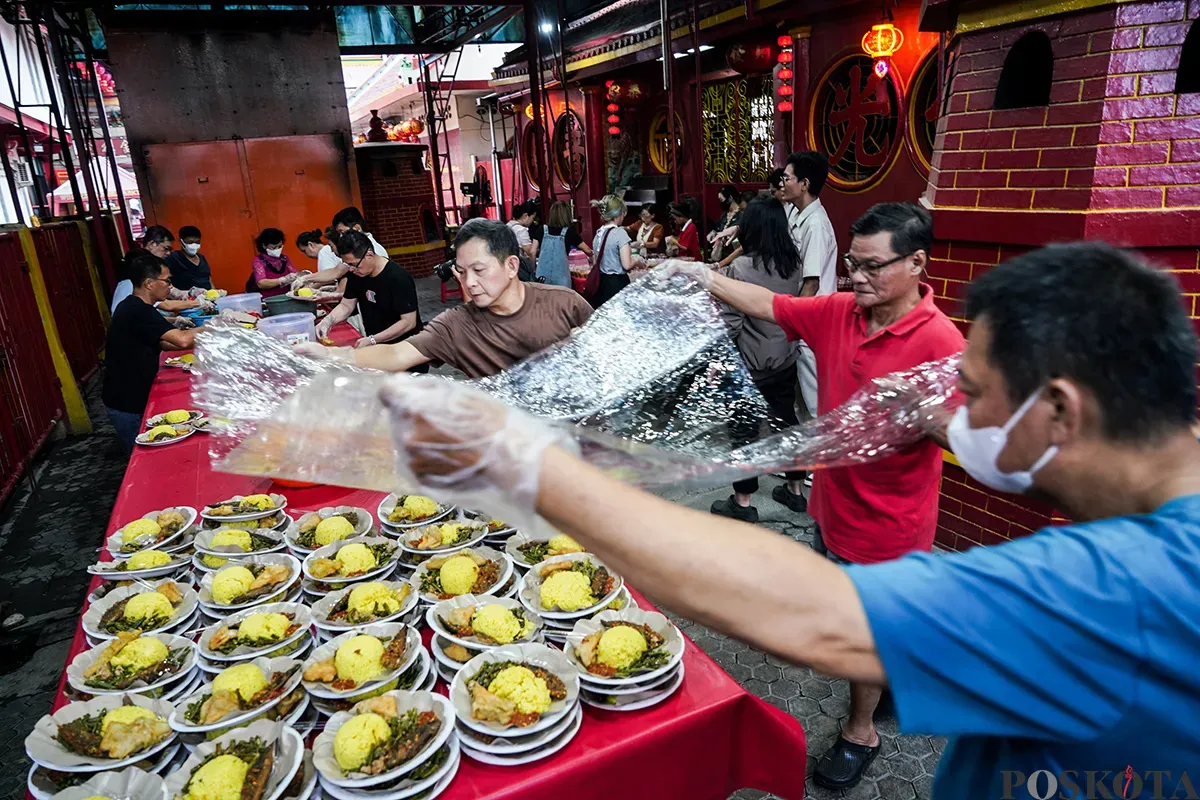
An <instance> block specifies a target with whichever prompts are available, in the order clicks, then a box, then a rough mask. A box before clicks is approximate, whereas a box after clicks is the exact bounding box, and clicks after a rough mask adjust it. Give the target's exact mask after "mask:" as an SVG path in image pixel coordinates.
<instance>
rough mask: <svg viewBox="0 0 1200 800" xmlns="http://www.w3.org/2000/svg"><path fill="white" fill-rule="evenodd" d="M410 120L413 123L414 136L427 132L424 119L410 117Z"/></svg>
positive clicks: (412, 131)
mask: <svg viewBox="0 0 1200 800" xmlns="http://www.w3.org/2000/svg"><path fill="white" fill-rule="evenodd" d="M409 122H411V123H412V130H411V133H412V134H413V135H414V136H420V135H421V134H422V133H424V132H425V123H424V122H423V121H422V120H419V119H410V120H409Z"/></svg>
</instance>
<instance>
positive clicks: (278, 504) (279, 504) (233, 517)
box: [200, 492, 288, 522]
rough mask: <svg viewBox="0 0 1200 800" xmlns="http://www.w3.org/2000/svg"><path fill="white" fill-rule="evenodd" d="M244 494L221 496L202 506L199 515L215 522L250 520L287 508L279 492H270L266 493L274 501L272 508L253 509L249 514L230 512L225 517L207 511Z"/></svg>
mask: <svg viewBox="0 0 1200 800" xmlns="http://www.w3.org/2000/svg"><path fill="white" fill-rule="evenodd" d="M260 494H265V492H260ZM245 496H246V495H244V494H235V495H234V496H233V497H225V498H222V499H221V501H220V502H218V503H215V504H213V505H208V506H205V507H204V508H202V509H201V510H200V516H201V517H203V518H204V519H211V520H214V521H216V522H246V521H248V520H252V519H262V518H263V517H269V516H271V515H272V514H274V513H275V512H276V511H283V510H284V509H285V508H287V502H288V501H287V498H286V497H284V496H283V495H281V494H274V493H271V494H269V495H268V497H270V498H271V499H272V500H273V501H274V502H275V506H274V507H273V508H269V509H267V510H266V511H254V512H251V513H249V514H230V515H229V516H226V517H221V516H214V515H212V514H210V513H208V510H209V509H211V508H216V507H217V506H220V505H221V504H222V503H224V502H225V501H227V500H228V501H231V502H236V501H238V500H241V499H242V498H243V497H245Z"/></svg>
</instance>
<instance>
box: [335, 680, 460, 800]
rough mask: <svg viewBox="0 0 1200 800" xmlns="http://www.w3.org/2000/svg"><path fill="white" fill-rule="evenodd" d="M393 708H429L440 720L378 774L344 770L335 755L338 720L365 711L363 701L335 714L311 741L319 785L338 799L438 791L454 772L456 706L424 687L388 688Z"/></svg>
mask: <svg viewBox="0 0 1200 800" xmlns="http://www.w3.org/2000/svg"><path fill="white" fill-rule="evenodd" d="M385 697H388V698H393V699H394V700H395V703H396V712H397V714H399V715H404V714H406V713H408V712H409V711H417V712H418V713H425V712H432V713H433V714H435V715H436V716H437V718H438V720H439V722H440V725H439V727H438V730H437V732H436V734H435V735H434V736H433V738H432V739H430V740H429V742H427V743H426V744H425V746H424V747H422V748H421V749H420V750H418V751H417V752H416V753H414V754H413V755H412V757H411V758H409V759H408V760H406V761H405V762H404V763H402V764H400V765H399V766H397V767H394V768H392V769H390V770H388V771H386V772H383V773H380V774H378V775H367V774H364V773H362V772H358V771H352V772H346V771H344V770H343V769H342V768H341V767H340V766H339V765H338V762H337V759H336V758H335V757H334V751H333V743H334V740H335V739H336V738H337V733H338V731H339V730H341V728H342V726H343V725H345V724H346V723H347V722H349V721H350V720H351V719H352V718H353V717H355V716H356V715H357V714H359V713H366V712H369V711H370V710H371V709H370V708H369V707H368V705H367V704H365V703H362V704H359V705H357V706H355V707H353V708H351V709H349V710H346V711H339V712H338V713H336V714H334V715H333V716H332V717H331V718H330V719H329V721H328V722H327V723H326V725H325V730H323V731H322V732H321V733H320V735H319V736H317V738H316V741H315V742H313V765H314V766H315V767H316V768H317V772H318V775H319V778H318V780H319V781H320V784H321V788H322V790H323V791H324V792H325V794H326V795H327V796H329V797H334V798H337V800H368V799H370V800H404V798H410V797H416V796H418V795H419V796H420V797H421V798H422V800H428V799H429V798H433V797H436V796H438V795H439V794H441V793H442V792H443V791H444V790H445V789H446V787H447V786H448V785H449V784H450V782H451V781H452V780H453V779H454V775H455V773H457V772H458V766H459V762H460V758H461V756H460V754H459V747H458V737H456V736H455V734H454V708H453V707H452V706H451V704H450V701H449V700H447V699H446V698H444V697H442V696H441V695H438V694H434V693H432V692H428V691H413V692H405V691H391V692H388V693H387V694H386V695H385Z"/></svg>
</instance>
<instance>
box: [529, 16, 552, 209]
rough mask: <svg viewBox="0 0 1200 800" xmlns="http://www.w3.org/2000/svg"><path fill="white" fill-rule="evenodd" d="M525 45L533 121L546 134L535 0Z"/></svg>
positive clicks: (541, 154) (541, 158)
mask: <svg viewBox="0 0 1200 800" xmlns="http://www.w3.org/2000/svg"><path fill="white" fill-rule="evenodd" d="M524 17H525V47H526V52H527V56H526V62H527V68H528V70H529V103H530V105H531V106H532V107H533V122H532V124H533V125H534V126H535V133H536V129H537V128H540V129H541V130H542V133H543V135H545V131H546V125H545V123H544V121H543V112H544V111H545V109H544V108H543V107H542V85H541V84H542V82H541V73H542V59H541V55H540V50H539V48H538V35H539V31H538V24H537V13H536V5H535V3H534V2H533V0H525V10H524ZM534 149H535V150H536V152H537V165H536V166H537V185H538V197H539V198H540V199H541V203H542V220H543V221H545V220H546V218H547V217H548V216H549V210H548V209H547V206H546V152H545V148H544V147H542V146H540V143H539V146H538V147H536V148H534Z"/></svg>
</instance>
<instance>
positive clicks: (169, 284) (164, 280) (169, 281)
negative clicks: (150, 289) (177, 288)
mask: <svg viewBox="0 0 1200 800" xmlns="http://www.w3.org/2000/svg"><path fill="white" fill-rule="evenodd" d="M155 280H159V281H162V282H163V283H165V284H166V285H167V286H174V285H175V284H174V283H172V282H171V279H170V278H155Z"/></svg>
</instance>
